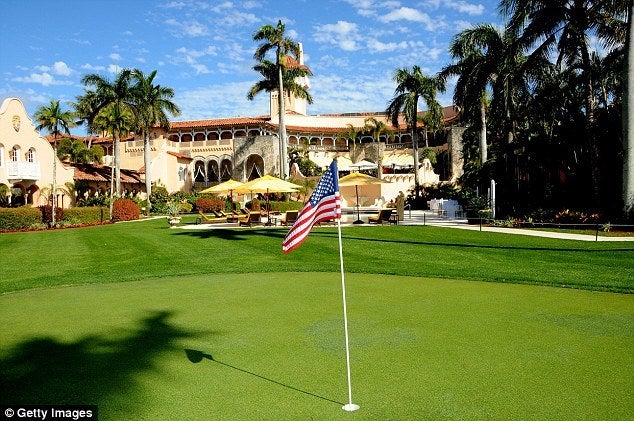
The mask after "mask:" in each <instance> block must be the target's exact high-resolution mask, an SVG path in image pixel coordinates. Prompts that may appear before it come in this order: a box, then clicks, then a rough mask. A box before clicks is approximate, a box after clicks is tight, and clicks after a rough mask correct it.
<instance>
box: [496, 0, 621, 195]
mask: <svg viewBox="0 0 634 421" xmlns="http://www.w3.org/2000/svg"><path fill="white" fill-rule="evenodd" d="M630 3H631V2H630ZM626 7H627V6H626V2H625V1H622V0H566V1H549V0H521V1H520V0H501V2H500V10H501V11H502V12H503V14H504V15H505V16H511V18H510V21H509V28H511V30H512V31H518V32H519V31H520V30H521V31H522V40H523V43H525V44H526V45H531V46H534V45H537V46H538V48H537V49H535V52H533V53H532V55H535V54H544V53H547V52H549V51H551V50H553V49H556V51H557V53H558V55H557V64H560V63H564V64H565V65H566V66H573V65H575V66H579V68H580V69H581V75H582V83H583V88H584V102H585V106H584V109H585V110H584V111H585V126H586V127H585V129H586V130H585V131H586V133H587V136H588V145H589V148H590V151H591V160H592V162H593V165H592V196H593V200H594V202H595V203H598V200H599V181H600V175H599V145H598V144H597V139H598V137H597V136H596V134H595V133H594V131H595V127H594V124H595V108H596V101H595V97H594V88H593V83H594V81H593V78H592V60H591V47H590V44H589V39H590V35H591V33H596V34H597V35H598V36H599V37H600V39H602V40H604V41H605V42H606V43H607V44H614V43H615V42H617V41H618V40H619V39H622V38H623V36H624V35H623V33H624V25H623V21H622V20H620V19H618V17H619V16H624V15H625V13H626V10H627V9H626Z"/></svg>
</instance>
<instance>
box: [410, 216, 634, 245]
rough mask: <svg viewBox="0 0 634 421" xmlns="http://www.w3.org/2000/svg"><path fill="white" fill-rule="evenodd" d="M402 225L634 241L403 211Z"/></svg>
mask: <svg viewBox="0 0 634 421" xmlns="http://www.w3.org/2000/svg"><path fill="white" fill-rule="evenodd" d="M401 224H402V225H432V226H439V227H447V228H460V229H467V230H472V231H480V230H482V231H488V232H500V233H504V234H516V235H532V236H535V237H547V238H559V239H565V240H579V241H634V237H633V236H629V237H607V236H602V235H599V237H598V238H597V237H596V236H595V235H594V234H573V233H565V232H553V231H541V230H535V229H523V228H504V227H487V226H483V227H482V228H480V225H479V224H477V225H470V224H468V223H467V220H466V219H447V218H441V217H439V216H438V215H436V214H435V213H433V212H431V211H411V213H410V212H409V211H405V220H404V221H402V222H401Z"/></svg>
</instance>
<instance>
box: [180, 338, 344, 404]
mask: <svg viewBox="0 0 634 421" xmlns="http://www.w3.org/2000/svg"><path fill="white" fill-rule="evenodd" d="M185 355H187V359H188V360H189V361H190V362H192V363H194V364H197V363H199V362H201V361H202V360H203V359H206V360H209V361H213V362H215V363H217V364H220V365H223V366H225V367H228V368H232V369H234V370H237V371H240V372H242V373H245V374H248V375H250V376H254V377H257V378H259V379H262V380H266V381H267V382H270V383H273V384H276V385H278V386H282V387H285V388H287V389H291V390H294V391H296V392H299V393H303V394H305V395H309V396H312V397H315V398H319V399H322V400H325V401H328V402H332V403H336V404H337V405H344V403H342V402H338V401H335V400H333V399H329V398H326V397H323V396H319V395H316V394H314V393H311V392H307V391H305V390H302V389H298V388H296V387H294V386H291V385H288V384H285V383H281V382H278V381H277V380H273V379H270V378H268V377H264V376H262V375H260V374H257V373H254V372H252V371H249V370H245V369H243V368H240V367H236V366H234V365H231V364H227V363H224V362H222V361H219V360H217V359H215V358H214V357H213V356H211V355H209V354H205V353H204V352H202V351H197V350H194V349H186V350H185Z"/></svg>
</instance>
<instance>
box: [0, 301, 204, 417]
mask: <svg viewBox="0 0 634 421" xmlns="http://www.w3.org/2000/svg"><path fill="white" fill-rule="evenodd" d="M170 315H171V314H170V313H169V312H164V311H163V312H154V313H152V314H151V315H150V316H148V317H146V318H145V319H143V320H141V321H140V326H139V328H138V329H137V330H135V331H133V332H131V333H129V334H128V335H126V336H122V337H119V338H116V339H111V338H107V337H99V336H86V337H84V338H81V339H79V340H77V341H75V342H62V341H58V340H56V339H54V338H51V337H41V338H33V339H30V340H28V341H25V342H22V343H20V344H16V346H15V347H14V348H13V349H12V350H10V351H9V353H8V354H6V356H5V357H4V358H2V360H0V373H1V378H0V390H2V393H1V395H2V396H1V397H0V402H2V403H3V404H35V405H37V404H40V405H41V404H76V405H79V404H84V405H98V406H102V407H101V408H99V409H100V410H104V409H109V408H108V403H111V401H112V400H113V399H114V398H120V399H117V404H116V405H113V408H111V409H110V410H111V411H117V412H118V411H123V413H125V412H128V411H133V410H135V408H134V405H135V403H136V402H139V404H141V402H142V401H143V399H138V396H141V395H142V394H143V390H141V387H140V385H138V384H136V382H135V378H136V376H138V375H139V374H141V373H143V372H151V371H158V370H159V369H160V367H159V366H158V364H157V358H158V357H159V356H160V355H161V354H164V353H166V352H173V351H176V350H178V351H180V349H182V348H180V347H176V346H175V341H176V340H178V339H179V338H185V337H191V336H193V335H192V334H191V333H188V332H185V331H183V330H181V329H179V328H177V327H175V326H173V325H171V324H170V323H169V322H168V318H169V317H170ZM121 402H125V403H124V404H122V403H121ZM122 406H124V407H122ZM125 406H127V407H125ZM108 412H110V411H108Z"/></svg>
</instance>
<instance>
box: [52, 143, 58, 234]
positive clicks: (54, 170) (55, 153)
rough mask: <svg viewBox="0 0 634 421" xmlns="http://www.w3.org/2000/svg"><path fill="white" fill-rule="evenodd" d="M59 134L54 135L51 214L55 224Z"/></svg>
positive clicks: (53, 224)
mask: <svg viewBox="0 0 634 421" xmlns="http://www.w3.org/2000/svg"><path fill="white" fill-rule="evenodd" d="M56 192H57V134H55V135H53V191H52V192H51V193H52V194H53V209H52V210H51V211H52V215H51V224H52V226H55V224H56V220H57V218H56V217H55V213H56V212H55V211H56V208H57V194H56Z"/></svg>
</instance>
